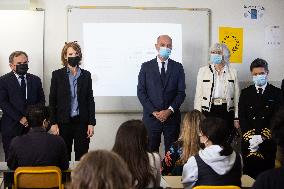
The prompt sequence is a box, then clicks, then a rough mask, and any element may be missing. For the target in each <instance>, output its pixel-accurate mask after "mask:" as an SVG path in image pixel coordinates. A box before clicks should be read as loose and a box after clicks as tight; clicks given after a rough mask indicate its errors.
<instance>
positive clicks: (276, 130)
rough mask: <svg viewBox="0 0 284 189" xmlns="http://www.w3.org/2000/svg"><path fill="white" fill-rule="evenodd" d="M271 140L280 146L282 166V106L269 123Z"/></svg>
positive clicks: (283, 150) (283, 143) (283, 158)
mask: <svg viewBox="0 0 284 189" xmlns="http://www.w3.org/2000/svg"><path fill="white" fill-rule="evenodd" d="M271 129H272V138H273V139H274V141H275V143H276V144H277V145H278V146H280V148H281V152H282V156H281V158H282V160H281V161H282V165H284V164H283V163H284V107H283V106H282V107H281V108H280V109H279V111H278V112H276V113H275V115H274V117H273V119H272V121H271Z"/></svg>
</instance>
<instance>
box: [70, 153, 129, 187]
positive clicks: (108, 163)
mask: <svg viewBox="0 0 284 189" xmlns="http://www.w3.org/2000/svg"><path fill="white" fill-rule="evenodd" d="M71 178H72V179H71V180H72V182H71V184H70V186H69V187H68V188H70V189H102V188H104V189H132V183H131V182H132V178H131V174H130V172H129V169H128V167H127V165H126V163H125V162H124V161H123V159H122V158H121V157H119V156H118V155H117V154H116V153H114V152H109V151H106V150H97V151H92V152H88V153H87V154H85V155H84V156H82V158H81V160H80V163H79V164H78V165H77V166H76V168H75V170H73V171H72V173H71Z"/></svg>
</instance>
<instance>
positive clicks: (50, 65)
mask: <svg viewBox="0 0 284 189" xmlns="http://www.w3.org/2000/svg"><path fill="white" fill-rule="evenodd" d="M30 2H31V3H30V4H31V8H37V7H39V8H44V9H45V14H46V15H45V18H46V20H45V46H44V48H45V49H44V63H45V65H44V81H43V82H44V86H45V87H44V91H45V94H46V95H47V99H48V94H49V86H50V78H51V73H52V71H53V70H55V69H58V68H61V64H60V53H61V49H62V47H63V45H64V42H65V41H67V6H68V5H77V6H78V5H97V6H141V7H143V6H150V7H182V8H209V9H211V10H212V34H211V43H214V42H216V41H218V27H219V26H231V27H245V28H246V30H245V32H246V31H247V34H246V33H245V32H244V36H245V40H246V41H247V42H248V43H247V44H245V46H244V56H243V57H244V60H245V61H244V62H243V64H241V65H233V66H234V67H235V68H236V69H237V70H238V71H239V77H240V78H241V84H242V86H244V85H247V81H249V80H250V77H249V64H250V62H251V61H252V60H253V59H254V58H256V57H266V55H265V54H266V51H265V50H262V49H261V48H260V47H259V46H257V47H254V43H255V41H250V40H249V39H254V37H255V36H260V37H262V35H263V30H264V26H265V25H266V24H276V25H280V26H282V28H283V24H281V23H282V22H283V21H281V18H283V17H284V11H283V9H284V1H283V0H250V1H248V2H251V3H250V4H259V5H262V6H264V7H265V8H266V11H265V15H264V17H263V19H262V20H261V21H259V22H256V23H247V22H245V21H244V19H243V13H244V9H243V5H244V4H243V2H246V1H244V0H178V1H177V0H176V1H173V0H151V1H150V0H31V1H30ZM282 36H283V30H282ZM282 41H283V40H282ZM255 44H259V43H255ZM282 44H283V43H282ZM251 46H252V47H253V48H251ZM247 47H249V48H247ZM260 49H261V50H260ZM278 51H279V50H278ZM278 51H277V52H276V53H273V52H270V53H269V54H270V55H269V56H278V55H279V52H278ZM280 51H282V52H283V47H282V49H280ZM282 54H284V52H283V53H282ZM283 67H284V65H283V63H282V64H277V65H273V63H271V64H270V70H271V73H272V75H274V74H277V73H278V75H279V73H280V72H282V73H283ZM282 75H284V74H282ZM280 79H282V78H279V79H277V78H276V79H274V81H273V82H274V83H276V85H279V81H280ZM96 117H97V126H96V127H95V135H94V137H93V138H92V141H91V149H100V148H103V149H111V147H112V145H113V142H114V137H115V134H116V130H117V128H118V126H119V125H120V124H121V123H122V122H123V121H125V120H128V119H136V118H137V119H139V118H141V114H97V115H96Z"/></svg>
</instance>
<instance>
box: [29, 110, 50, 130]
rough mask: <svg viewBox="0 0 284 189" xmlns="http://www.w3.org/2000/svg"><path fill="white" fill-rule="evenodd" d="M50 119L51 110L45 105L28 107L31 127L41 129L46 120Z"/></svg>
mask: <svg viewBox="0 0 284 189" xmlns="http://www.w3.org/2000/svg"><path fill="white" fill-rule="evenodd" d="M48 118H49V110H48V108H47V107H46V106H43V105H31V106H28V107H27V120H28V123H29V126H30V127H41V126H42V123H43V121H44V120H45V119H47V120H48Z"/></svg>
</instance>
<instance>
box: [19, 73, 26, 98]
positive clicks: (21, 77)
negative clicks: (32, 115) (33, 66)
mask: <svg viewBox="0 0 284 189" xmlns="http://www.w3.org/2000/svg"><path fill="white" fill-rule="evenodd" d="M20 79H21V93H22V96H23V97H24V99H26V86H27V85H26V81H25V77H24V76H23V75H20Z"/></svg>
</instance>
